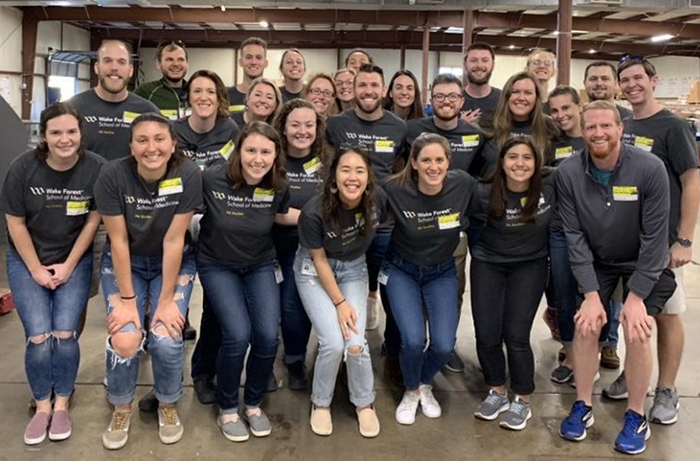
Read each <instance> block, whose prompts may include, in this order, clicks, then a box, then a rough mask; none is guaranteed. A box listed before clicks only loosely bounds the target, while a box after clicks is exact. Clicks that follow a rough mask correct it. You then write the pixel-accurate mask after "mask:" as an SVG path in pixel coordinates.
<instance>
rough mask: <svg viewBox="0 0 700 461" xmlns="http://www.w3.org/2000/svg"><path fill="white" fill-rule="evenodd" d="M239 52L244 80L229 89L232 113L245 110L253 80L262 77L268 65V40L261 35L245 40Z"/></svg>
mask: <svg viewBox="0 0 700 461" xmlns="http://www.w3.org/2000/svg"><path fill="white" fill-rule="evenodd" d="M238 53H239V58H238V65H239V66H241V68H242V69H243V81H242V82H241V83H238V84H234V86H232V87H231V88H229V89H228V102H229V107H228V110H229V112H231V114H234V113H236V112H242V111H244V110H245V108H246V95H247V94H248V90H249V89H250V86H251V84H252V83H253V80H255V79H256V78H259V77H262V75H263V72H265V69H267V65H268V62H267V42H266V41H265V40H263V39H261V38H259V37H248V38H246V39H245V40H243V42H241V47H240V48H239V51H238ZM234 83H235V82H234Z"/></svg>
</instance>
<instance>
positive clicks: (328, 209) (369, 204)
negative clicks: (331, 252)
mask: <svg viewBox="0 0 700 461" xmlns="http://www.w3.org/2000/svg"><path fill="white" fill-rule="evenodd" d="M346 154H357V155H359V156H360V157H362V160H363V161H364V163H365V167H366V168H367V187H366V188H365V192H364V193H363V194H362V200H361V201H360V206H359V212H360V213H362V216H363V217H364V224H363V225H362V227H361V228H360V235H368V234H370V233H371V232H372V230H373V229H374V223H373V221H374V220H373V219H372V218H373V216H374V212H375V210H376V208H377V205H376V203H374V174H373V173H372V165H371V163H370V161H369V153H368V152H367V150H366V149H365V148H364V147H361V146H348V147H341V149H340V150H339V151H338V153H337V154H336V155H334V156H333V160H332V161H331V164H330V165H329V167H328V170H327V172H326V180H325V181H324V182H323V202H322V213H321V215H322V216H323V223H324V224H325V226H326V227H327V228H328V229H329V230H331V231H333V232H338V233H339V232H341V231H342V230H343V229H342V228H343V226H342V224H341V223H340V215H341V212H342V210H343V204H342V202H341V201H340V192H338V184H337V183H336V181H335V175H336V172H337V171H338V165H339V164H340V159H341V158H342V157H343V156H344V155H346Z"/></svg>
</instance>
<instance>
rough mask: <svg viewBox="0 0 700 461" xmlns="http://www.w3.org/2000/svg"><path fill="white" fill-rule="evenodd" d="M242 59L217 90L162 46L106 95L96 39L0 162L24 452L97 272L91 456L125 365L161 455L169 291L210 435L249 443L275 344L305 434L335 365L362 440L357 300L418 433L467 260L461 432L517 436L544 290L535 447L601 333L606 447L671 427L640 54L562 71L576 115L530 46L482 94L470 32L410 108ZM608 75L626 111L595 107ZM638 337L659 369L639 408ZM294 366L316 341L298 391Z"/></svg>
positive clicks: (381, 83) (589, 369) (685, 224)
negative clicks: (20, 333)
mask: <svg viewBox="0 0 700 461" xmlns="http://www.w3.org/2000/svg"><path fill="white" fill-rule="evenodd" d="M266 53H267V46H266V43H265V42H264V41H263V40H261V39H258V38H250V39H248V40H246V41H244V42H243V43H242V44H241V47H240V50H239V55H240V58H239V64H240V65H241V67H242V68H243V71H244V72H243V74H244V77H243V81H242V82H241V83H240V84H238V85H236V86H235V87H231V88H226V87H225V85H224V83H223V81H222V79H221V78H220V77H219V76H218V75H217V74H215V73H213V72H211V71H208V70H199V71H197V72H195V73H193V74H192V75H191V76H190V77H189V79H187V80H185V77H186V75H187V72H188V66H187V62H188V59H187V58H188V57H187V50H186V49H185V47H184V45H182V44H181V43H176V42H172V43H167V44H164V45H162V46H161V47H160V48H159V49H158V52H157V56H156V61H157V66H158V68H159V69H160V71H161V72H162V75H163V77H162V79H160V80H159V81H155V82H149V83H145V84H143V85H141V86H140V87H138V88H137V89H136V90H135V92H134V93H131V92H129V91H128V90H127V84H128V82H129V80H130V78H131V77H132V73H133V67H132V64H131V58H130V53H129V50H128V47H127V46H126V45H125V44H124V43H122V42H120V41H114V40H110V41H105V42H104V43H102V45H101V46H100V48H99V50H98V52H97V61H96V63H95V72H96V74H97V76H98V84H97V86H96V87H95V88H93V89H90V90H87V91H85V92H83V93H80V94H78V95H76V96H75V97H74V98H73V99H72V100H71V101H69V102H66V103H57V104H54V105H52V106H50V107H48V108H46V109H45V110H44V111H43V112H42V114H41V120H40V135H41V142H40V144H39V145H38V146H37V147H35V148H32V149H30V150H29V151H27V152H26V153H24V154H23V155H21V156H19V157H18V158H17V159H16V160H15V161H14V162H13V163H12V165H11V167H10V171H9V172H8V175H7V177H6V178H5V182H4V185H3V190H2V198H1V201H0V202H1V204H2V207H3V211H4V213H5V215H6V218H7V225H8V235H9V245H8V256H7V261H8V276H9V282H10V286H11V289H12V293H13V296H14V298H15V301H16V304H17V310H18V313H19V315H20V319H21V321H22V325H23V327H24V330H25V335H26V338H27V347H26V372H27V377H28V380H29V384H30V387H31V390H32V394H33V397H34V400H35V402H36V413H35V415H34V416H33V418H32V419H31V420H30V422H29V424H28V425H27V427H26V430H25V433H24V441H25V443H27V444H29V445H33V444H38V443H41V442H42V441H43V440H44V439H45V438H46V436H47V435H48V437H49V439H51V440H63V439H66V438H68V437H69V436H70V434H71V430H72V423H71V419H70V413H69V403H70V396H71V394H72V393H73V391H74V383H75V378H76V375H77V370H78V365H79V360H80V352H79V347H78V337H79V335H80V332H81V318H82V319H83V320H84V316H85V309H86V306H87V302H88V299H89V297H90V296H91V293H94V290H92V291H91V280H97V279H98V278H99V280H100V282H101V286H102V293H103V295H104V300H105V306H106V311H107V341H106V351H107V354H106V368H107V376H106V385H107V398H108V400H109V402H110V404H112V405H113V406H114V410H113V414H112V419H111V421H110V424H109V426H108V428H107V429H106V430H105V431H104V433H103V435H102V442H103V445H104V446H105V447H106V448H108V449H119V448H121V447H123V446H124V445H125V444H126V443H127V440H128V431H129V425H130V419H131V416H132V404H133V400H134V393H135V388H136V381H137V378H138V370H139V360H140V358H141V356H142V355H143V354H144V353H145V351H147V352H148V353H149V354H150V355H151V358H152V366H153V376H154V387H153V390H152V392H150V393H149V394H148V395H147V396H146V397H144V398H143V399H142V400H141V401H140V402H139V408H141V409H142V410H147V411H148V410H150V411H157V412H158V421H159V424H158V426H159V427H158V432H159V438H160V440H161V441H162V442H163V443H175V442H177V441H179V440H180V439H181V437H182V435H183V432H184V427H183V424H182V422H181V420H180V418H179V416H178V412H177V408H176V403H177V402H178V400H179V399H180V397H181V395H182V382H183V360H184V346H183V344H184V343H183V341H184V340H185V338H187V337H194V336H196V334H197V333H196V331H195V330H194V329H193V328H192V327H190V326H189V325H188V321H187V317H188V305H189V301H190V296H191V293H192V287H193V283H194V280H195V276H196V275H198V276H199V278H200V281H201V284H202V287H203V292H204V299H203V300H202V306H203V312H202V322H201V325H200V330H199V335H198V336H199V337H198V340H197V344H196V346H195V350H194V353H193V356H192V378H193V381H194V388H195V393H196V395H197V398H198V400H199V401H200V402H201V403H203V404H212V403H215V402H216V403H217V404H218V408H219V412H218V416H217V419H216V424H217V425H218V427H219V428H220V430H221V432H222V434H223V436H224V437H226V438H227V439H229V440H232V441H235V442H241V441H244V440H247V439H248V438H249V434H250V433H252V434H253V435H254V436H256V437H263V436H266V435H268V434H270V433H271V431H272V430H273V427H272V424H271V422H270V419H269V418H268V417H267V415H266V414H265V412H264V411H263V409H262V404H263V400H264V395H265V392H266V391H268V390H274V389H276V386H277V384H276V382H277V381H276V379H275V377H274V374H273V371H272V370H273V363H274V361H275V357H276V354H277V350H278V342H279V339H278V337H279V334H278V333H279V331H280V329H281V333H282V340H283V347H284V358H283V361H284V364H285V366H286V368H287V371H288V378H289V379H288V382H289V388H290V389H293V390H307V389H308V388H309V385H310V388H311V389H310V390H311V410H310V418H309V422H310V426H311V429H312V431H313V432H314V433H316V434H318V435H324V436H327V435H330V434H331V433H332V431H333V419H332V414H331V406H332V401H333V396H334V390H335V387H336V379H337V376H338V373H339V370H340V368H341V363H343V362H344V363H345V368H346V375H347V386H348V390H349V397H350V401H351V402H352V404H353V405H355V407H356V413H357V421H358V428H359V432H360V433H361V434H362V435H363V436H364V437H376V436H377V435H378V434H379V432H380V422H379V418H378V417H377V411H376V409H375V406H374V400H375V391H374V376H373V372H372V366H371V360H370V354H371V351H370V348H369V346H368V343H367V340H366V336H365V331H366V330H371V329H375V328H377V325H378V318H379V314H378V309H379V306H380V305H381V306H383V309H384V312H385V318H386V322H385V331H384V335H383V338H384V342H383V345H382V351H381V352H382V354H384V355H385V356H386V367H387V370H388V372H389V374H390V376H391V377H392V380H393V381H394V382H396V383H397V384H398V385H400V386H402V387H403V388H404V389H405V391H404V394H403V397H402V399H401V401H400V403H399V404H398V405H397V407H396V411H395V419H396V421H397V422H398V423H399V424H404V425H410V424H414V423H415V421H416V416H417V412H418V408H419V407H420V409H421V412H422V414H423V415H424V416H426V417H428V418H438V417H440V416H441V413H442V410H441V406H440V403H439V402H438V400H437V399H436V397H435V395H434V394H433V391H432V382H433V378H434V377H435V375H436V374H437V373H438V372H440V371H441V370H442V369H449V370H453V371H462V370H464V364H463V362H462V361H461V359H460V358H459V356H458V355H457V353H456V350H455V344H456V335H457V327H458V324H459V319H460V317H461V305H462V301H463V300H462V297H463V293H464V292H465V288H466V276H465V269H466V267H465V266H466V260H467V254H468V253H471V265H470V268H469V276H470V280H469V286H470V290H469V291H470V297H471V312H472V317H473V322H474V328H475V334H476V350H477V355H478V359H479V363H480V366H481V369H482V370H483V375H484V381H485V383H486V385H487V386H488V388H489V391H488V394H487V395H486V396H485V398H484V400H483V401H482V402H481V404H480V405H479V406H478V407H477V408H475V409H474V415H475V416H476V417H477V418H479V419H482V420H487V421H492V420H496V419H500V422H499V424H500V426H502V427H504V428H506V429H511V430H522V429H524V428H525V427H526V426H527V422H528V420H529V419H530V418H531V417H532V414H533V411H532V407H531V396H532V394H533V392H534V390H535V382H534V372H535V364H534V357H533V352H532V348H531V345H530V332H531V329H532V325H533V322H534V320H535V317H536V313H537V309H538V306H539V303H540V300H541V298H542V296H543V294H546V298H547V305H548V306H549V307H548V309H547V313H546V318H547V319H548V320H549V323H550V324H551V326H552V327H553V330H554V333H556V334H557V335H558V337H560V339H561V342H562V345H563V348H562V351H561V352H560V355H561V356H562V357H561V359H562V362H561V365H560V366H559V367H557V368H556V369H555V370H554V371H553V372H552V376H551V377H552V380H553V381H555V382H557V383H572V384H573V383H574V382H575V385H576V389H577V390H576V394H577V397H576V401H575V402H574V403H573V406H572V409H571V412H570V414H569V415H568V416H567V417H566V418H565V419H564V420H563V421H562V423H561V427H560V432H559V433H560V435H561V437H562V438H564V439H566V440H571V441H581V440H583V439H584V438H585V437H586V429H587V428H589V427H590V426H591V425H592V424H593V422H594V419H593V412H592V400H591V395H592V387H593V383H594V381H595V379H596V375H597V370H598V366H599V364H602V362H599V354H600V348H601V347H603V348H606V347H607V348H609V349H611V350H612V352H610V351H608V352H607V353H604V354H603V358H604V359H605V358H606V357H607V360H608V364H609V365H610V363H609V362H611V361H612V362H613V363H612V365H614V359H615V358H617V365H618V366H619V358H618V357H617V354H616V352H615V350H614V347H611V346H612V345H614V344H615V343H613V342H611V341H612V340H611V339H610V338H616V337H617V336H616V335H617V330H618V324H621V325H622V326H623V329H624V333H625V335H624V336H625V342H626V345H627V348H626V351H627V354H626V357H625V368H624V373H623V374H621V375H620V378H618V379H617V380H616V381H615V382H614V383H612V384H611V386H610V388H609V389H606V395H608V396H609V397H611V398H625V397H627V399H628V410H627V412H626V413H625V420H624V424H623V428H622V431H621V432H620V434H619V435H618V437H617V440H616V442H615V447H616V449H618V450H619V451H622V452H624V453H630V454H636V453H641V452H642V451H644V449H645V447H646V439H647V438H648V437H649V434H650V429H649V426H648V420H650V421H651V422H655V423H661V424H671V423H673V422H675V421H676V420H677V415H678V395H677V392H676V390H675V379H676V375H677V372H678V367H679V364H680V359H681V355H682V349H683V329H682V323H681V320H680V314H681V313H682V312H683V310H684V309H685V294H684V291H683V281H682V266H683V265H685V264H686V263H687V262H689V260H690V259H691V256H692V241H691V239H692V235H693V231H694V225H695V222H696V219H697V211H698V202H699V201H700V176H698V156H697V150H696V147H695V139H694V133H693V132H692V131H691V129H690V128H689V126H688V125H687V123H686V122H684V121H682V120H680V119H679V118H677V117H676V116H675V115H673V114H672V113H670V112H669V111H667V110H665V109H663V107H662V106H660V105H659V104H658V103H657V102H656V100H655V99H654V94H653V91H654V87H655V86H656V84H657V83H658V77H657V76H656V70H655V69H654V66H653V65H652V64H651V63H650V62H649V61H648V60H646V59H645V58H643V57H641V56H627V57H626V58H623V60H621V62H620V63H619V65H618V66H617V67H615V66H614V65H612V64H610V63H608V62H603V61H600V62H594V63H592V64H590V65H589V66H588V68H587V69H586V77H585V82H584V85H585V88H586V93H587V95H588V98H589V99H590V100H591V103H590V104H587V105H585V106H584V105H583V104H582V102H581V99H580V96H579V93H578V91H577V90H575V89H574V88H571V87H564V86H559V87H556V88H555V89H554V90H553V91H551V92H549V91H548V85H549V80H550V79H551V78H552V77H553V75H554V61H555V57H554V55H553V54H552V53H551V52H549V51H547V50H535V51H533V53H532V54H531V55H530V56H529V58H528V63H527V69H525V70H524V71H522V72H518V73H516V74H514V75H513V76H512V77H511V78H510V79H509V80H508V81H507V82H506V84H505V86H504V88H503V89H502V90H499V89H497V88H493V87H491V86H490V84H489V80H490V77H491V74H492V72H493V68H494V62H495V55H494V52H493V50H492V48H491V47H490V46H489V45H488V44H485V43H475V44H473V45H472V46H470V47H469V49H468V50H467V53H466V54H465V57H464V69H465V72H466V75H467V80H468V85H467V86H466V87H464V86H463V84H462V81H461V79H460V78H459V77H456V76H454V75H452V74H439V75H437V76H436V77H435V79H434V80H433V82H432V85H431V87H430V97H429V100H430V103H431V104H430V110H431V111H432V114H431V115H428V116H425V115H424V114H425V112H424V107H423V105H422V104H421V97H420V91H419V85H418V82H417V80H416V78H415V76H414V75H413V74H412V73H411V72H410V71H408V70H401V71H399V72H397V73H396V74H395V75H394V76H393V77H392V78H391V79H390V80H389V84H388V85H387V84H386V82H385V76H384V73H383V71H382V69H381V68H380V67H379V66H377V64H376V63H374V62H373V61H372V58H371V56H370V55H369V54H368V53H367V52H365V51H363V50H353V52H351V53H350V54H349V55H348V58H347V59H346V62H345V66H346V67H344V68H342V69H339V70H338V71H336V72H335V73H334V74H333V75H331V74H326V73H320V74H315V75H313V76H311V77H310V78H308V79H305V78H304V76H305V71H306V63H305V60H304V56H303V54H302V53H301V51H300V50H298V49H289V50H286V51H285V52H284V53H283V55H282V59H281V62H280V71H281V73H282V75H283V77H284V83H283V85H282V86H278V85H277V84H276V83H275V82H273V81H272V80H269V79H267V78H264V77H263V76H262V74H263V71H264V70H265V68H266V67H267V65H268V61H267V58H266ZM618 81H619V86H620V89H621V90H622V93H623V94H624V96H625V97H626V98H627V100H628V101H629V103H630V104H631V106H632V112H630V111H629V109H625V108H623V107H621V106H616V105H615V104H614V102H613V101H614V95H615V90H616V87H617V84H618ZM623 118H624V122H623ZM100 222H102V223H103V224H104V229H105V230H104V231H103V230H100ZM105 234H106V235H105ZM93 241H94V242H96V243H95V245H94V246H95V249H94V254H95V256H94V257H93ZM93 261H95V263H94V264H93ZM93 265H94V266H95V269H96V270H95V272H96V273H95V275H93ZM620 281H621V283H620V286H621V289H620V290H619V291H620V292H621V293H622V295H621V296H619V297H617V296H616V295H615V294H614V293H615V292H616V288H618V284H619V282H620ZM653 318H655V319H656V323H654V321H653V320H652V319H653ZM654 324H656V325H657V327H656V330H657V331H658V337H659V341H658V349H659V351H658V352H659V357H660V360H659V362H660V367H661V370H660V375H659V383H658V386H657V388H656V392H655V397H654V404H653V406H652V408H651V410H650V412H649V417H648V419H647V416H645V415H646V411H645V395H646V390H647V387H648V385H649V381H650V376H651V369H652V356H651V347H650V339H649V338H650V336H651V335H652V332H653V330H654ZM312 328H313V330H314V332H315V335H316V338H317V340H318V345H317V346H316V345H315V344H314V345H312V346H310V345H309V338H310V333H311V330H312ZM615 341H616V339H615ZM504 345H505V353H504V347H503V346H504ZM309 349H317V354H316V358H315V365H314V368H313V377H312V379H311V383H310V384H309V377H308V376H307V371H306V367H305V362H306V359H307V355H308V350H309ZM506 354H507V356H506ZM244 368H245V370H246V379H245V386H244V393H243V402H242V405H241V404H240V402H239V386H240V383H241V376H242V373H243V369H244ZM508 376H510V382H509V385H508V379H507V377H508ZM509 393H510V394H512V399H511V397H510V396H509Z"/></svg>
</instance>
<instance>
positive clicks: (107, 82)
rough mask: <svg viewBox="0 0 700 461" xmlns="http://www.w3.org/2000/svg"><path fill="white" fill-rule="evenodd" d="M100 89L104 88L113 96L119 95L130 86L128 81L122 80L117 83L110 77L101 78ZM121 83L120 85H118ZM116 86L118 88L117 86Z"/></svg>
mask: <svg viewBox="0 0 700 461" xmlns="http://www.w3.org/2000/svg"><path fill="white" fill-rule="evenodd" d="M99 81H100V87H102V88H103V89H104V90H105V91H106V92H108V93H112V94H119V93H121V92H122V91H124V88H126V86H127V85H128V84H129V80H128V79H121V80H118V81H117V82H113V81H112V80H111V79H110V78H109V77H102V76H100V77H99ZM118 82H119V83H118ZM115 85H116V86H115Z"/></svg>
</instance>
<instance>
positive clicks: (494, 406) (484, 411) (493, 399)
mask: <svg viewBox="0 0 700 461" xmlns="http://www.w3.org/2000/svg"><path fill="white" fill-rule="evenodd" d="M508 408H510V401H509V400H508V394H505V395H501V394H499V393H498V392H496V391H494V390H493V389H491V390H490V391H489V395H488V396H486V398H485V399H484V401H483V402H481V405H479V408H477V409H476V411H475V412H474V416H476V417H477V418H479V419H483V420H486V421H493V420H494V419H496V418H498V415H499V414H501V413H503V412H504V411H507V410H508Z"/></svg>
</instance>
